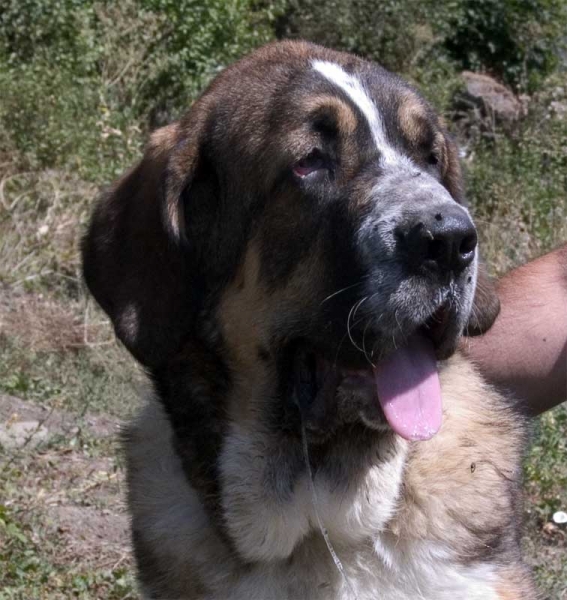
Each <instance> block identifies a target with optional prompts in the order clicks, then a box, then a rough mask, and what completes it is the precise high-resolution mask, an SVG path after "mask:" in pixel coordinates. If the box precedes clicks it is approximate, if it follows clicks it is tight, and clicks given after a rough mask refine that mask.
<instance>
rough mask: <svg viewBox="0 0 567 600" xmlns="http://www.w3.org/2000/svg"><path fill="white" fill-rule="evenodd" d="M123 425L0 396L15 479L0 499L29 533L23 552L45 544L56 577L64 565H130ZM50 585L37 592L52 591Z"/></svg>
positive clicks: (2, 462) (0, 430) (112, 569)
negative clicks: (120, 444) (122, 460)
mask: <svg viewBox="0 0 567 600" xmlns="http://www.w3.org/2000/svg"><path fill="white" fill-rule="evenodd" d="M119 431H120V425H119V423H118V421H117V420H113V419H111V418H108V417H106V416H96V415H90V414H85V415H83V416H77V415H73V414H71V413H67V412H64V411H61V410H51V409H48V408H46V407H42V406H40V405H38V404H35V403H31V402H26V401H22V400H19V399H17V398H14V397H12V396H6V395H0V442H1V443H2V446H3V448H4V453H3V454H1V455H0V472H3V473H8V474H9V476H8V477H7V478H6V481H8V482H10V483H11V485H6V486H5V488H4V491H3V492H2V495H3V496H4V497H3V498H1V499H0V500H1V501H0V504H2V505H3V506H4V509H5V510H8V511H10V515H11V520H12V521H13V522H17V524H18V527H19V528H20V530H21V531H22V532H24V533H23V534H22V535H25V537H26V541H27V549H24V550H23V551H22V552H21V554H22V555H23V556H26V555H27V554H29V553H30V552H32V549H36V550H37V549H38V548H41V550H37V552H38V554H39V557H38V560H40V561H42V563H46V562H48V563H49V569H48V568H46V567H42V568H43V569H44V570H45V571H46V572H48V574H49V575H53V577H54V578H55V579H57V577H61V575H60V574H58V570H59V569H65V570H70V571H72V570H73V569H76V570H77V573H79V572H81V573H82V572H85V571H88V570H91V571H95V572H108V573H117V572H118V571H120V573H122V572H124V571H125V570H130V569H129V568H130V566H131V562H132V561H131V555H130V549H129V539H128V521H127V516H126V513H125V508H124V500H123V498H124V484H123V469H122V468H121V465H120V459H119V456H120V454H119V452H117V450H118V447H117V446H118V444H117V439H118V434H119ZM3 483H5V481H3ZM1 533H2V532H1V531H0V538H1V537H2V536H1ZM85 585H86V586H87V587H89V585H90V584H89V583H88V582H87V583H86V584H85ZM0 587H1V586H0ZM16 587H17V586H16ZM49 589H50V588H49V587H47V588H45V587H40V588H38V590H42V591H41V592H38V593H41V597H45V598H48V597H52V596H50V595H49V593H50V592H49V591H47V590H49ZM1 595H2V593H1V592H0V596H1ZM15 597H17V595H16V596H15ZM53 597H55V596H53ZM73 597H75V595H74V594H73ZM92 597H97V596H92ZM100 597H107V596H100ZM119 597H122V598H126V597H132V596H130V595H122V596H119Z"/></svg>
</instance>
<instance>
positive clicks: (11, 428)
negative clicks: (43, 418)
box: [0, 421, 49, 449]
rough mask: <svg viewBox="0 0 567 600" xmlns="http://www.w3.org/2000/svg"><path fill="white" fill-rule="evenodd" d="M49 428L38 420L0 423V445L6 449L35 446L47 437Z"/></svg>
mask: <svg viewBox="0 0 567 600" xmlns="http://www.w3.org/2000/svg"><path fill="white" fill-rule="evenodd" d="M48 434H49V430H48V429H47V427H45V426H44V425H41V424H40V422H39V421H16V422H14V423H10V422H9V423H7V424H0V446H2V447H3V448H6V449H15V448H22V447H24V446H28V447H32V448H34V447H36V446H38V445H39V444H40V443H41V442H43V441H45V440H46V439H47V436H48Z"/></svg>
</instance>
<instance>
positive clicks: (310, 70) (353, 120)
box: [275, 58, 440, 167]
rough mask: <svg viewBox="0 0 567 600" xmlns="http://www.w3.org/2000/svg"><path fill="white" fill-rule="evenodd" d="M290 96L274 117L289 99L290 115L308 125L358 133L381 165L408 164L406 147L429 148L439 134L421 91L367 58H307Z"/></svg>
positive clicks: (280, 112) (433, 115)
mask: <svg viewBox="0 0 567 600" xmlns="http://www.w3.org/2000/svg"><path fill="white" fill-rule="evenodd" d="M290 95H291V98H289V97H284V98H283V99H281V103H278V105H277V107H276V109H275V113H276V116H279V117H281V115H282V114H284V113H285V109H283V108H282V107H283V105H284V104H285V103H287V102H288V101H289V104H288V106H292V107H293V108H292V111H293V114H292V115H289V118H290V119H293V120H294V121H296V122H299V123H304V124H305V127H306V128H308V127H310V126H311V125H312V124H313V123H316V124H317V123H318V124H320V125H321V126H322V128H323V129H324V127H325V125H328V124H330V125H332V126H334V127H335V128H336V129H337V130H338V131H337V133H338V134H340V135H342V136H348V135H351V134H356V137H357V138H358V139H359V141H361V142H363V143H364V145H365V146H368V147H369V150H370V149H372V150H374V152H375V153H376V154H377V155H378V156H379V160H380V162H381V164H382V166H384V167H388V166H393V165H404V164H406V163H408V161H409V160H410V159H409V158H408V152H407V151H408V147H411V148H419V147H420V146H423V147H428V146H429V147H430V146H432V145H433V144H434V143H435V139H436V138H437V137H438V136H439V135H440V131H439V124H438V122H437V118H436V116H435V113H434V112H433V111H432V110H431V108H430V107H429V106H428V104H427V103H426V102H425V101H424V100H423V99H422V98H421V96H419V94H418V93H417V92H416V91H415V90H413V89H412V88H411V87H410V86H409V85H408V84H406V83H405V82H404V81H402V80H401V79H399V78H398V77H396V76H394V75H392V74H390V73H388V72H387V71H386V70H384V69H382V68H381V67H379V66H377V65H372V64H370V63H365V62H362V61H360V62H359V63H357V62H355V63H352V64H341V63H340V62H339V61H332V60H325V59H323V58H312V59H309V60H308V61H306V62H305V63H304V64H303V65H302V69H301V71H300V72H297V73H296V81H295V85H294V86H293V87H292V89H291V91H290ZM288 110H289V108H288Z"/></svg>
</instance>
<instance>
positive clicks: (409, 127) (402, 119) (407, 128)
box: [398, 93, 427, 146]
mask: <svg viewBox="0 0 567 600" xmlns="http://www.w3.org/2000/svg"><path fill="white" fill-rule="evenodd" d="M426 119H427V114H426V112H425V108H424V106H423V102H422V101H420V100H419V98H418V97H417V96H416V95H415V94H412V93H407V94H406V95H405V96H404V98H403V99H402V101H401V103H400V106H399V108H398V122H399V124H400V128H401V129H402V131H403V132H404V133H405V135H406V136H407V138H408V140H409V141H410V142H411V143H412V144H414V145H416V146H417V145H418V144H419V143H420V141H421V139H422V138H423V134H424V127H425V125H426V123H427V121H426Z"/></svg>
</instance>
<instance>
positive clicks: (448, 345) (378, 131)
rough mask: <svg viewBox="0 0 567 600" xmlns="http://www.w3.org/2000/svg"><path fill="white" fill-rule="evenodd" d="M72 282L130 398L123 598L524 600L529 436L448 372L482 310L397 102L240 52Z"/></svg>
mask: <svg viewBox="0 0 567 600" xmlns="http://www.w3.org/2000/svg"><path fill="white" fill-rule="evenodd" d="M83 260H84V275H85V280H86V283H87V285H88V287H89V289H90V291H91V292H92V294H93V295H94V297H95V299H96V300H97V301H98V303H99V304H100V306H101V307H102V308H103V309H104V310H105V311H106V312H107V313H108V315H109V316H110V318H111V320H112V322H113V325H114V328H115V331H116V334H117V336H118V338H119V339H120V340H121V341H122V342H123V343H124V345H125V346H126V347H127V348H128V350H129V351H130V352H131V353H132V354H133V356H134V357H135V358H136V359H137V360H138V361H139V362H140V363H141V364H142V365H143V366H144V367H145V369H146V371H147V372H148V374H149V378H150V380H151V383H152V386H151V387H152V393H151V394H150V398H149V400H148V403H147V406H146V407H145V408H144V410H143V411H142V412H141V414H140V415H139V416H138V418H137V419H136V420H135V421H134V422H133V423H132V424H131V425H130V426H129V428H128V430H127V432H126V435H125V450H126V456H127V483H128V506H129V511H130V515H131V518H132V539H133V546H134V553H135V559H136V563H137V568H138V574H139V580H140V585H141V589H142V592H143V594H144V597H145V598H184V599H208V600H212V599H217V600H224V599H233V600H235V599H246V600H252V599H258V600H284V599H285V600H300V599H309V600H319V599H321V600H323V599H324V600H335V599H336V600H346V599H348V600H354V599H358V600H366V599H371V598H372V599H373V600H375V599H384V600H409V599H412V600H414V599H416V598H422V599H429V600H449V599H450V600H454V599H457V598H463V599H467V600H481V599H482V600H490V599H494V600H497V599H498V600H512V599H519V598H522V599H523V600H531V599H535V598H536V597H537V593H536V590H535V588H534V584H533V581H532V576H531V574H530V571H529V569H528V568H527V567H526V566H525V565H524V563H523V562H522V559H521V556H520V546H519V530H520V521H521V516H520V515H521V464H520V462H521V456H522V451H523V448H524V444H525V440H526V420H525V418H524V417H523V416H522V414H521V412H520V411H519V409H518V408H516V407H515V405H514V402H513V401H512V400H510V399H507V398H504V397H503V396H501V395H499V394H498V393H497V392H496V391H495V390H493V389H491V388H490V387H489V386H488V385H487V384H486V383H485V382H484V381H483V380H482V378H481V377H480V376H479V374H478V373H477V372H476V370H475V368H474V366H473V365H472V364H470V363H469V362H468V361H467V360H466V359H465V358H464V357H463V356H461V355H460V354H459V353H458V352H456V348H457V344H458V342H459V339H460V336H461V335H462V334H463V333H464V334H469V335H470V334H479V333H482V332H484V331H486V330H487V329H488V328H489V327H490V326H491V324H492V323H493V321H494V320H495V318H496V316H497V314H498V310H499V303H498V299H497V297H496V294H495V292H494V288H493V286H492V284H491V282H490V280H489V278H488V276H487V275H486V272H485V270H484V268H483V266H482V265H481V264H480V263H479V258H478V248H477V233H476V230H475V227H474V224H473V221H472V220H471V217H470V215H469V212H468V210H467V209H466V207H465V204H464V196H463V189H462V179H461V171H460V167H459V158H458V151H457V149H456V146H455V144H454V142H453V141H452V140H451V138H450V136H449V135H448V133H447V132H446V130H445V128H444V126H443V123H442V121H441V120H440V119H439V118H438V116H437V115H436V113H435V111H434V110H433V109H432V108H431V107H430V106H429V104H428V103H427V102H426V101H425V100H424V99H423V97H422V96H420V94H419V93H418V92H417V91H416V90H414V89H413V88H412V87H411V86H410V85H409V84H407V83H406V82H404V81H403V80H402V79H400V78H399V77H397V76H395V75H393V74H391V73H389V72H387V71H386V70H385V69H383V68H381V67H380V66H378V65H376V64H373V63H370V62H367V61H365V60H363V59H361V58H359V57H356V56H353V55H350V54H344V53H339V52H335V51H332V50H328V49H325V48H322V47H319V46H316V45H313V44H310V43H307V42H296V41H293V42H292V41H284V42H276V43H273V44H271V45H268V46H265V47H263V48H261V49H259V50H256V51H255V52H253V53H252V54H250V55H249V56H247V57H245V58H243V59H242V60H240V61H239V62H237V63H236V64H234V65H232V66H230V67H229V68H227V69H225V70H224V71H223V72H221V73H220V74H219V75H218V76H217V77H216V78H215V79H214V81H213V82H212V83H211V84H210V86H209V87H208V88H207V89H206V91H205V92H204V93H203V94H202V96H201V97H200V98H199V99H198V100H197V101H196V102H195V103H194V105H193V106H192V108H191V109H190V110H189V112H188V113H187V114H186V115H185V116H184V117H183V118H181V119H180V120H179V121H178V122H175V123H173V124H171V125H169V126H166V127H164V128H162V129H159V130H157V131H156V132H154V133H153V135H152V136H151V139H150V141H149V144H148V146H147V148H146V150H145V154H144V156H143V158H142V159H141V161H140V162H139V164H138V165H137V166H135V167H134V168H133V169H132V170H131V171H129V172H127V173H126V174H125V175H124V176H123V177H122V178H121V179H119V181H118V182H117V183H116V184H115V185H114V186H113V187H112V188H111V189H110V191H109V192H108V193H107V194H106V195H105V197H104V198H103V199H102V200H101V201H100V202H99V203H98V205H97V206H96V208H95V210H94V212H93V216H92V220H91V222H90V226H89V229H88V232H87V234H86V236H85V238H84V243H83Z"/></svg>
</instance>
